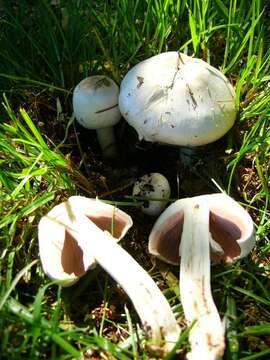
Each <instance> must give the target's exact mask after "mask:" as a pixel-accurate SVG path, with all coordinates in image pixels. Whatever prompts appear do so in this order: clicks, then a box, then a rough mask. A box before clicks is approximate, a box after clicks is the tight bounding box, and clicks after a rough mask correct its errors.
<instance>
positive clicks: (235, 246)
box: [149, 194, 255, 360]
mask: <svg viewBox="0 0 270 360" xmlns="http://www.w3.org/2000/svg"><path fill="white" fill-rule="evenodd" d="M254 244H255V236H254V227H253V222H252V219H251V217H250V216H249V214H248V213H247V212H246V211H245V210H244V209H243V208H242V207H241V206H240V205H239V204H238V203H237V202H236V201H235V200H233V199H232V198H231V197H229V196H227V195H225V194H212V195H201V196H197V197H193V198H186V199H181V200H177V201H176V202H175V203H173V204H171V205H170V206H169V207H168V208H167V209H166V210H165V211H164V212H163V213H162V214H161V215H160V216H159V218H158V219H157V221H156V223H155V224H154V226H153V229H152V231H151V234H150V237H149V252H150V253H151V254H153V255H155V256H157V257H159V258H160V259H162V260H164V261H166V262H168V263H171V264H175V265H178V264H179V263H180V296H181V302H182V305H183V309H184V314H185V317H186V319H187V320H188V322H189V323H191V322H192V321H194V320H195V321H196V323H195V325H194V327H193V328H192V330H191V332H190V336H189V341H190V345H191V351H190V353H189V354H188V355H187V357H188V359H189V360H200V359H207V360H219V359H221V358H222V355H223V352H224V349H225V341H224V329H223V326H222V323H221V320H220V316H219V313H218V310H217V308H216V306H215V303H214V301H213V297H212V294H211V285H210V260H212V261H213V262H217V261H221V260H223V261H226V262H231V261H235V260H236V259H239V258H242V257H244V256H246V255H247V254H248V253H249V252H250V251H251V249H252V248H253V246H254Z"/></svg>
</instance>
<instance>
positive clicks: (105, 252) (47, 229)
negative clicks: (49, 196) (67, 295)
mask: <svg viewBox="0 0 270 360" xmlns="http://www.w3.org/2000/svg"><path fill="white" fill-rule="evenodd" d="M131 225H132V220H131V218H130V216H128V215H127V214H125V212H123V211H121V210H119V209H117V208H115V207H114V206H112V205H108V204H105V203H103V202H101V201H99V200H94V199H88V198H84V197H79V196H73V197H70V198H69V200H68V201H66V202H64V203H61V204H60V205H57V206H55V207H54V208H53V209H52V210H51V211H50V212H49V213H48V214H47V215H46V216H44V217H43V218H42V219H41V221H40V223H39V227H38V237H39V251H40V258H41V262H42V266H43V269H44V271H45V273H46V274H47V275H48V276H49V277H50V278H51V279H53V280H56V281H58V282H59V283H60V284H64V285H71V284H72V283H74V282H75V281H77V280H78V279H79V277H80V276H82V275H83V274H85V272H86V271H87V270H88V269H89V268H91V267H92V266H93V265H94V264H95V263H96V262H97V263H98V264H99V265H100V266H101V267H102V268H103V269H104V270H105V271H107V272H108V273H109V274H110V275H111V276H112V278H114V279H115V280H116V281H117V282H118V283H119V284H120V285H121V286H122V287H123V289H124V290H125V291H126V293H127V294H128V296H129V297H130V299H131V301H132V302H133V305H134V307H135V309H136V311H137V312H138V314H139V316H140V319H141V321H142V325H143V328H144V330H145V331H146V332H147V334H148V336H149V337H151V338H152V340H153V343H154V344H155V345H159V346H163V345H164V351H168V350H170V349H172V347H173V346H174V344H175V342H176V341H177V340H178V337H179V335H180V327H179V326H178V324H177V322H176V320H175V317H174V315H173V313H172V310H171V308H170V305H169V303H168V302H167V300H166V298H165V297H164V295H163V294H162V292H161V291H160V290H159V288H158V287H157V285H156V283H155V282H154V281H153V279H152V278H151V277H150V276H149V275H148V273H147V272H146V271H145V270H144V269H143V268H142V267H141V266H140V265H139V264H138V263H137V262H136V261H135V260H134V259H133V258H132V256H131V255H129V253H128V252H126V251H125V250H124V249H123V248H122V247H121V246H120V245H118V244H117V241H116V240H119V239H120V238H122V237H123V236H124V235H125V233H126V232H127V230H128V229H129V228H130V227H131Z"/></svg>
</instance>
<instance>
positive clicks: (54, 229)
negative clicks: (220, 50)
mask: <svg viewBox="0 0 270 360" xmlns="http://www.w3.org/2000/svg"><path fill="white" fill-rule="evenodd" d="M73 108H74V115H75V118H76V119H77V121H78V122H79V123H80V124H81V125H82V126H84V127H85V128H88V129H96V130H97V136H98V139H99V143H100V146H101V149H102V151H103V155H104V157H107V158H113V157H115V156H116V153H117V150H116V144H115V137H114V130H113V126H114V125H115V124H116V123H117V122H118V121H119V120H120V118H121V116H123V117H124V118H125V119H126V121H127V122H128V123H129V124H130V125H131V126H132V127H134V128H135V130H136V131H137V133H138V136H139V139H140V140H142V139H144V140H146V141H151V142H158V143H161V144H169V145H174V146H183V147H188V149H192V148H193V147H196V146H202V145H205V144H209V143H211V142H214V141H216V140H218V139H219V138H221V137H222V136H223V135H224V134H225V133H226V132H227V131H228V130H230V129H231V127H232V126H233V124H234V121H235V118H236V106H235V92H234V89H233V87H232V85H231V84H230V82H229V81H228V79H227V78H226V77H225V76H224V75H223V74H222V73H221V72H220V71H219V70H217V69H216V68H214V67H213V66H211V65H209V64H207V63H206V62H204V61H202V60H201V59H196V58H193V57H189V56H187V55H185V54H182V53H179V52H175V51H172V52H166V53H162V54H159V55H156V56H153V57H151V58H149V59H147V60H145V61H142V62H141V63H139V64H137V65H136V66H134V67H133V68H132V69H131V70H130V71H129V72H128V73H127V74H126V76H125V77H124V79H123V81H122V83H121V87H120V92H119V87H118V85H117V84H116V83H115V82H114V81H113V80H112V79H110V78H108V77H107V76H100V75H96V76H90V77H88V78H86V79H83V80H82V81H81V82H80V83H79V84H78V85H77V86H76V87H75V89H74V92H73ZM188 152H189V151H188ZM133 196H134V197H138V199H142V200H143V203H142V206H141V209H142V211H143V212H144V213H145V214H148V215H152V216H153V215H154V216H157V215H159V214H160V213H161V212H162V211H163V210H164V208H165V207H166V205H167V203H168V199H169V197H170V185H169V182H168V180H167V179H166V178H165V177H164V176H163V175H161V174H159V173H149V174H146V175H144V176H142V177H141V178H140V179H138V180H137V181H136V182H135V184H134V187H133ZM131 226H132V219H131V217H130V216H129V215H127V214H126V213H125V212H124V211H122V210H120V209H118V208H116V207H114V206H112V205H108V204H106V203H104V202H101V201H99V200H98V199H88V198H85V197H81V196H72V197H70V198H69V199H68V200H67V201H66V202H64V203H61V204H60V205H57V206H55V207H54V208H53V209H52V210H51V211H50V212H49V213H48V214H47V215H46V216H44V217H43V218H42V219H41V221H40V223H39V228H38V237H39V250H40V257H41V262H42V266H43V269H44V271H45V273H46V274H47V275H48V276H49V277H50V278H51V279H53V280H54V281H56V282H57V283H59V284H61V285H63V286H70V285H72V284H74V283H75V282H76V281H78V280H79V279H80V277H81V276H83V275H84V274H85V273H86V271H88V270H89V269H91V268H93V267H94V266H95V265H96V264H97V263H98V264H99V265H100V266H101V267H102V268H103V269H104V270H105V271H107V272H108V273H109V274H110V275H111V276H112V278H113V279H115V280H116V281H117V282H118V283H119V284H120V285H121V286H122V287H123V289H124V290H125V291H126V293H127V294H128V296H129V297H130V299H131V301H132V302H133V304H134V307H135V309H136V310H137V312H138V314H139V316H140V319H141V321H142V324H143V327H144V329H145V330H147V333H148V334H149V335H150V337H151V338H152V339H153V342H154V343H155V344H158V345H161V344H163V345H164V350H165V351H169V350H171V349H172V348H173V346H174V345H175V343H176V342H177V340H178V338H179V335H180V327H179V325H178V324H177V321H176V320H175V317H174V315H173V312H172V310H171V308H170V305H169V303H168V302H167V300H166V298H165V297H164V295H163V294H162V292H161V291H160V290H159V288H158V287H157V285H156V283H155V282H154V281H153V279H152V278H151V277H150V276H149V275H148V273H147V272H146V271H145V270H144V269H143V268H142V267H141V266H140V265H139V264H138V263H137V262H136V261H135V260H134V259H133V258H132V257H131V255H129V254H128V253H127V252H126V251H125V250H124V249H123V248H122V247H121V246H120V245H119V244H118V243H117V242H118V241H119V240H120V239H122V238H123V237H124V236H125V234H126V232H127V231H128V230H129V228H130V227H131ZM254 243H255V237H254V228H253V223H252V220H251V218H250V216H249V215H248V213H247V212H246V211H245V210H244V209H243V208H242V207H241V206H240V205H239V204H238V203H237V202H236V201H234V200H233V199H232V198H231V197H229V196H227V195H225V194H211V195H201V196H196V197H190V198H185V199H180V200H177V201H176V202H174V203H173V204H171V205H170V206H169V207H167V209H166V210H165V211H164V212H163V213H162V214H161V215H160V216H159V218H158V219H157V220H156V222H155V224H154V226H153V229H152V231H151V234H150V236H149V252H150V254H152V255H154V256H157V257H158V258H160V259H162V260H164V261H166V262H168V263H170V264H175V265H179V264H180V284H179V285H180V294H181V295H180V296H181V302H182V305H183V309H184V314H185V317H186V319H187V321H188V322H189V323H191V322H193V321H195V325H194V327H193V328H192V329H191V331H190V335H189V340H190V345H191V350H190V352H189V353H188V354H187V358H188V359H189V360H198V359H207V360H218V359H221V357H222V356H223V353H224V349H225V340H224V328H223V326H222V322H221V319H220V316H219V312H218V310H217V308H216V306H215V303H214V300H213V297H212V293H211V284H210V277H211V276H210V264H211V263H212V264H215V263H217V262H220V261H225V262H232V261H235V260H236V259H238V258H241V257H244V256H246V255H247V254H248V253H249V252H250V251H251V249H252V248H253V246H254Z"/></svg>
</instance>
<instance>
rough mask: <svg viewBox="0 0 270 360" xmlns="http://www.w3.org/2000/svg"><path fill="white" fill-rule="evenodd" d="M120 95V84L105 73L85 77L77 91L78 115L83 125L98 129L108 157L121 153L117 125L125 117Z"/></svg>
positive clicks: (75, 98) (74, 101) (75, 96)
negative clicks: (118, 145)
mask: <svg viewBox="0 0 270 360" xmlns="http://www.w3.org/2000/svg"><path fill="white" fill-rule="evenodd" d="M118 95H119V87H118V85H117V84H116V83H115V82H114V81H113V80H112V79H110V78H109V77H107V76H103V75H94V76H89V77H87V78H85V79H83V80H82V81H81V82H80V83H79V84H78V85H77V86H76V87H75V89H74V92H73V110H74V115H75V118H76V119H77V121H78V122H79V123H80V124H81V125H82V126H83V127H85V128H87V129H95V130H96V131H97V136H98V140H99V144H100V147H101V149H102V152H103V155H104V156H105V157H115V155H116V153H117V150H116V145H115V136H114V130H113V126H114V125H115V124H117V123H118V121H119V120H120V118H121V114H120V111H119V108H118Z"/></svg>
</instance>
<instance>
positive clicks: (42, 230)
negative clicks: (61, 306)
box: [38, 196, 132, 286]
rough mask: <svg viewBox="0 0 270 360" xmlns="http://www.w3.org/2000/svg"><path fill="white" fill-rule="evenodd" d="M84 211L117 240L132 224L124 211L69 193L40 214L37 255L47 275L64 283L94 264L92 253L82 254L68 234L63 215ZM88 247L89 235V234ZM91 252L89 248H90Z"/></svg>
mask: <svg viewBox="0 0 270 360" xmlns="http://www.w3.org/2000/svg"><path fill="white" fill-rule="evenodd" d="M80 213H82V214H84V215H86V216H87V217H88V218H89V221H92V222H93V223H94V224H95V225H96V226H98V227H99V228H100V229H101V230H103V231H107V232H109V233H110V234H111V235H112V236H113V237H114V238H115V240H116V241H119V240H120V239H121V238H122V237H123V236H124V235H125V234H126V232H127V231H128V229H129V228H130V227H131V226H132V219H131V217H130V216H129V215H128V214H126V213H125V212H124V211H122V210H120V209H118V208H116V207H114V206H112V205H109V204H106V203H104V202H102V201H100V200H98V199H90V198H86V197H83V196H71V197H70V198H69V199H68V201H66V202H63V203H61V204H59V205H56V206H55V207H54V208H53V209H52V210H50V211H49V213H48V214H47V215H45V216H43V217H42V219H41V220H40V222H39V225H38V242H39V255H40V259H41V263H42V267H43V270H44V272H45V273H46V275H47V276H48V277H49V278H51V279H52V280H55V281H57V283H59V284H61V285H63V286H70V285H72V284H74V283H75V282H77V281H78V280H79V278H80V277H81V276H83V275H84V274H85V273H86V271H87V270H88V269H89V268H91V267H94V266H95V264H96V262H95V258H94V256H92V257H87V259H85V258H84V256H83V255H84V254H83V250H82V249H81V248H80V246H79V245H78V243H77V241H76V240H75V239H74V238H73V237H72V236H71V235H70V234H69V232H68V228H67V227H66V226H65V225H64V223H65V218H66V217H67V216H68V217H69V218H72V216H75V215H76V216H77V215H78V214H80ZM89 247H90V249H91V237H89ZM90 253H91V251H90Z"/></svg>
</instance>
